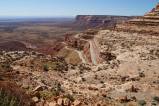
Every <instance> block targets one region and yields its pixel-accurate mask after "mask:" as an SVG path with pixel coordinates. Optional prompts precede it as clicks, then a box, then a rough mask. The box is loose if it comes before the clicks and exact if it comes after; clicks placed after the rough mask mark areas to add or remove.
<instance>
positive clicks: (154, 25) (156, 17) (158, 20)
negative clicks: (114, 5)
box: [117, 3, 159, 35]
mask: <svg viewBox="0 0 159 106" xmlns="http://www.w3.org/2000/svg"><path fill="white" fill-rule="evenodd" d="M117 29H120V30H124V31H133V32H140V33H146V34H151V35H155V34H156V35H158V33H159V31H158V29H159V3H158V4H157V6H156V7H155V8H153V9H152V10H151V11H150V12H148V13H146V14H145V15H144V16H142V17H138V18H134V19H132V20H129V21H128V22H126V23H124V24H119V25H117Z"/></svg>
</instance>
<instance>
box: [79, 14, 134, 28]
mask: <svg viewBox="0 0 159 106" xmlns="http://www.w3.org/2000/svg"><path fill="white" fill-rule="evenodd" d="M132 18H134V17H131V16H111V15H78V16H77V17H76V24H78V25H80V26H85V27H111V28H112V27H114V26H115V25H116V24H117V23H122V22H125V21H128V20H130V19H132Z"/></svg>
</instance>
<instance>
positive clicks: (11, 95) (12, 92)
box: [0, 81, 34, 106]
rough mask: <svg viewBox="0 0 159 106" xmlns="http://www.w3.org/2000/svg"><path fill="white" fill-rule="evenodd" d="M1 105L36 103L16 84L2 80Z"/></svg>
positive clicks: (12, 105) (14, 105)
mask: <svg viewBox="0 0 159 106" xmlns="http://www.w3.org/2000/svg"><path fill="white" fill-rule="evenodd" d="M0 106H34V103H33V102H32V100H31V98H30V96H28V95H27V94H25V92H24V91H23V90H22V89H20V88H19V87H18V86H17V85H16V84H14V83H11V82H6V81H0Z"/></svg>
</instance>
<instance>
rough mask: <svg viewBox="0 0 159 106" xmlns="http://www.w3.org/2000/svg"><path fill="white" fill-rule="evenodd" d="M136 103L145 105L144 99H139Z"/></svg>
mask: <svg viewBox="0 0 159 106" xmlns="http://www.w3.org/2000/svg"><path fill="white" fill-rule="evenodd" d="M138 104H139V106H145V105H146V101H145V100H139V101H138Z"/></svg>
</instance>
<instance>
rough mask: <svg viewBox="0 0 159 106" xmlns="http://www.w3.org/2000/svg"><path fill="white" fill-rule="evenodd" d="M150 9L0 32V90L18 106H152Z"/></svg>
mask: <svg viewBox="0 0 159 106" xmlns="http://www.w3.org/2000/svg"><path fill="white" fill-rule="evenodd" d="M158 9H159V4H157V6H156V7H155V8H154V9H152V11H150V12H149V13H146V14H145V15H144V16H139V17H138V16H132V17H131V16H130V17H129V16H107V15H104V16H98V15H94V16H93V15H79V16H77V17H76V20H73V21H71V22H70V20H69V22H70V23H69V24H68V21H67V22H64V23H65V24H64V23H60V24H57V23H56V24H55V23H51V22H42V23H41V22H35V23H29V22H26V23H27V24H26V23H24V22H22V23H18V24H15V23H14V24H13V25H14V27H10V26H9V27H8V26H7V27H4V24H3V25H1V28H0V29H1V30H0V32H1V33H0V40H1V41H3V42H1V43H0V89H2V91H5V93H8V92H9V93H8V94H10V95H11V97H12V96H13V97H16V98H17V101H18V102H19V104H20V105H22V106H23V105H24V106H158V105H159V71H158V69H159V65H158V64H159V30H158V29H159V23H158V21H159V18H158V16H159V14H158ZM83 28H84V29H85V30H83ZM17 91H19V92H17ZM0 96H1V95H0ZM2 96H3V95H2ZM0 103H1V102H0Z"/></svg>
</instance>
